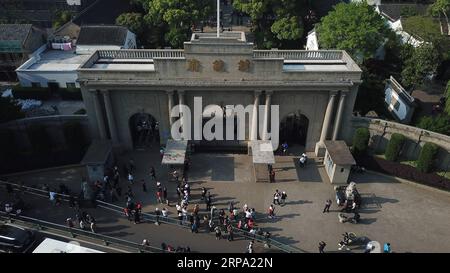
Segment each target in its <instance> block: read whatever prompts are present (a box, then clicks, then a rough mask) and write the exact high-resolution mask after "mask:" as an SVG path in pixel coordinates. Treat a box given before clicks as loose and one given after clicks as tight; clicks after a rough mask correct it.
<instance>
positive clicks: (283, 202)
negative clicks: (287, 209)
mask: <svg viewBox="0 0 450 273" xmlns="http://www.w3.org/2000/svg"><path fill="white" fill-rule="evenodd" d="M286 198H287V193H286V192H285V191H283V192H282V193H281V204H282V205H283V206H284V205H285V204H286Z"/></svg>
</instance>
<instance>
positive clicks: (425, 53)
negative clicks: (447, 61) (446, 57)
mask: <svg viewBox="0 0 450 273" xmlns="http://www.w3.org/2000/svg"><path fill="white" fill-rule="evenodd" d="M440 61H441V58H440V54H439V52H438V51H437V49H436V47H434V46H433V45H432V44H428V43H424V44H422V45H421V46H419V47H418V48H415V49H414V51H413V53H412V55H411V57H410V58H408V59H406V61H405V67H404V69H403V71H402V83H403V84H404V85H406V86H408V87H412V86H420V85H421V84H422V83H423V82H424V81H425V79H426V78H427V76H430V75H431V74H434V73H435V72H436V70H437V67H438V65H439V64H440Z"/></svg>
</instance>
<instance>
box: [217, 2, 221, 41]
mask: <svg viewBox="0 0 450 273" xmlns="http://www.w3.org/2000/svg"><path fill="white" fill-rule="evenodd" d="M219 27H220V0H217V38H219V36H220V30H219Z"/></svg>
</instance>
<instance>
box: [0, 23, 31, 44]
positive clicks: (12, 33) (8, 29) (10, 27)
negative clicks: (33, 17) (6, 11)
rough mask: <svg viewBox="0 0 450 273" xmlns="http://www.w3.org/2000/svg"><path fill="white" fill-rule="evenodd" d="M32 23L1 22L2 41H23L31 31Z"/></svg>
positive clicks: (0, 36) (0, 34) (0, 35)
mask: <svg viewBox="0 0 450 273" xmlns="http://www.w3.org/2000/svg"><path fill="white" fill-rule="evenodd" d="M31 27H32V25H31V24H0V41H20V42H21V43H23V41H24V40H25V39H26V38H27V36H28V33H29V32H30V29H31Z"/></svg>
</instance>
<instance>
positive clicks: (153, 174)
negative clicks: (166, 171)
mask: <svg viewBox="0 0 450 273" xmlns="http://www.w3.org/2000/svg"><path fill="white" fill-rule="evenodd" d="M150 176H151V177H152V178H153V179H154V180H155V181H156V171H155V168H154V167H153V166H152V167H151V168H150Z"/></svg>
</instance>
